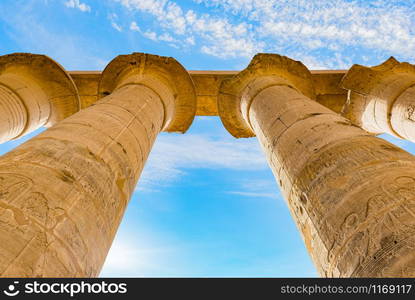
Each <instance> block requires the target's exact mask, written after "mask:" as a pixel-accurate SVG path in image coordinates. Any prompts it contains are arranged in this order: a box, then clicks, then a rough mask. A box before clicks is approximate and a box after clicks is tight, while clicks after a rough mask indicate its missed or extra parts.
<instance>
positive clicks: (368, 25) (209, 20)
mask: <svg viewBox="0 0 415 300" xmlns="http://www.w3.org/2000/svg"><path fill="white" fill-rule="evenodd" d="M114 1H117V2H119V3H121V4H122V5H123V6H125V7H126V8H128V9H129V10H131V11H135V12H139V13H145V14H150V15H152V16H154V17H155V19H156V20H157V21H156V23H155V24H152V25H154V26H156V27H153V28H152V29H151V31H153V32H155V33H156V34H158V30H156V28H157V27H159V29H161V30H162V31H163V32H165V33H168V34H170V36H171V37H172V38H173V39H176V40H177V41H179V43H178V44H179V45H182V47H186V46H189V45H195V46H197V47H198V48H199V50H200V51H201V52H202V53H205V54H208V55H212V56H216V57H220V58H238V57H239V58H249V57H251V56H252V55H254V54H255V53H257V52H264V51H266V52H274V53H280V54H283V55H291V54H292V53H302V55H303V56H304V57H305V58H306V59H307V57H308V60H309V61H314V62H313V63H311V64H310V65H309V67H310V66H315V65H319V68H343V67H346V66H349V63H348V61H347V58H350V59H351V61H353V62H356V60H357V62H360V63H362V62H363V58H362V57H363V56H366V57H367V55H368V53H371V54H370V56H371V58H372V60H373V61H374V62H375V63H379V62H380V61H381V60H382V59H385V58H387V57H388V56H390V55H394V56H397V57H398V58H401V59H406V60H412V59H413V53H414V52H415V31H414V30H413V28H414V26H415V9H414V3H413V2H412V1H408V2H396V1H386V0H378V1H344V0H334V1H332V0H330V1H329V0H321V1H308V0H298V1H289V0H256V1H253V0H223V1H222V0H193V1H194V2H196V3H198V4H199V5H204V6H206V7H207V8H208V13H200V12H198V11H195V10H192V9H187V10H186V9H185V8H184V7H183V6H180V4H181V3H182V2H179V1H172V0H114ZM189 37H191V38H190V39H189ZM195 38H196V39H195ZM180 41H181V42H182V43H180ZM166 42H167V41H166ZM363 52H366V53H363ZM322 56H325V57H326V59H325V60H324V61H323V62H321V61H319V58H320V57H322ZM300 58H301V57H300ZM379 60H380V61H379ZM316 62H317V63H316Z"/></svg>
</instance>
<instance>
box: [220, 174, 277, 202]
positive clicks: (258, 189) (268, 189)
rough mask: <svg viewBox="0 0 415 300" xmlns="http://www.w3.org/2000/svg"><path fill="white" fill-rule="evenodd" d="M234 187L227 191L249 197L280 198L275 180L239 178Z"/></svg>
mask: <svg viewBox="0 0 415 300" xmlns="http://www.w3.org/2000/svg"><path fill="white" fill-rule="evenodd" d="M235 187H236V189H235V190H232V191H228V194H234V195H238V196H243V197H249V198H256V199H258V198H269V199H273V200H277V199H280V198H281V194H280V191H279V188H278V187H277V183H276V182H275V180H264V179H252V178H251V179H249V180H241V181H239V182H237V184H235Z"/></svg>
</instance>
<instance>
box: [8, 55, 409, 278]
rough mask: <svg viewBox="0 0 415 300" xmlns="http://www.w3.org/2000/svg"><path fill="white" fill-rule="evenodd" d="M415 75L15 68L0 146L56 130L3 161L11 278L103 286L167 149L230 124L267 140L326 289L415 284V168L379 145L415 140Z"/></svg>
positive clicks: (388, 66)
mask: <svg viewBox="0 0 415 300" xmlns="http://www.w3.org/2000/svg"><path fill="white" fill-rule="evenodd" d="M414 74H415V73H414V71H413V66H411V65H409V64H406V63H398V62H396V61H395V60H394V59H390V60H388V61H387V62H385V63H384V64H382V65H380V66H377V67H373V68H366V67H361V66H353V67H352V68H351V69H350V70H349V71H348V72H347V73H346V71H311V72H310V71H309V70H308V69H307V68H306V67H305V66H304V65H303V64H301V63H300V62H298V61H294V60H291V59H289V58H287V57H284V56H279V55H276V54H258V55H256V56H255V57H254V58H253V60H252V61H251V63H250V64H249V66H248V67H247V68H246V69H245V70H243V71H241V72H235V71H186V70H185V69H184V68H183V67H182V66H181V65H180V64H179V63H178V62H177V61H175V60H174V59H172V58H167V57H160V56H155V55H148V54H142V53H133V54H131V55H121V56H118V57H117V58H115V59H114V60H113V61H112V62H110V63H109V65H108V66H107V67H106V68H105V70H104V71H103V72H102V73H101V72H66V71H65V70H64V69H63V68H62V67H60V66H59V65H58V64H57V63H55V62H53V61H52V60H51V59H49V58H47V57H46V56H42V55H32V54H11V55H5V56H2V57H0V140H1V141H2V142H4V141H7V140H10V139H14V138H18V137H20V136H22V135H23V134H26V133H28V132H31V131H33V130H34V129H36V128H39V127H41V126H47V127H50V128H49V129H47V130H46V131H44V132H43V133H42V134H40V135H38V136H37V137H35V138H33V139H31V140H29V141H28V142H26V143H24V144H23V145H21V146H19V147H17V148H16V149H15V150H12V151H11V152H9V153H7V154H6V155H3V156H2V157H0V274H1V275H2V276H17V277H19V276H27V277H34V276H51V277H55V276H56V277H67V276H69V277H72V276H75V277H82V276H87V277H90V276H97V275H98V274H99V271H100V269H101V267H102V265H103V262H104V260H105V257H106V255H107V252H108V249H109V247H110V245H111V243H112V240H113V238H114V236H115V233H116V231H117V228H118V225H119V223H120V221H121V219H122V216H123V213H124V210H125V208H126V205H127V203H128V201H129V199H130V197H131V194H132V192H133V191H134V188H135V185H136V184H137V181H138V179H139V176H140V173H141V171H142V169H143V166H144V164H145V162H146V159H147V157H148V155H149V153H150V150H151V147H152V145H153V143H154V141H155V139H156V137H157V135H158V133H159V132H161V131H167V132H185V131H186V130H187V129H188V128H189V127H190V125H191V123H192V120H193V118H194V116H195V115H208V116H213V115H219V116H220V118H221V120H222V122H223V125H224V126H225V128H226V129H227V130H228V131H229V132H230V133H231V134H232V135H233V136H234V137H236V138H242V137H254V136H256V137H257V138H258V141H259V143H260V144H261V146H262V148H263V150H264V153H265V155H266V157H267V159H268V163H269V165H270V167H271V169H272V171H273V173H274V175H275V178H276V182H277V183H278V185H279V186H280V188H281V191H282V193H283V195H284V198H285V200H286V202H287V204H288V206H289V208H290V210H291V214H292V216H293V218H294V219H295V222H296V223H297V226H298V228H299V230H300V232H301V234H302V236H303V239H304V242H305V245H306V247H307V249H308V251H309V253H310V255H311V257H312V259H313V261H314V263H315V265H316V267H317V269H318V270H319V272H320V274H321V276H329V277H362V276H364V277H371V276H374V277H389V276H394V277H403V276H410V277H415V252H414V251H413V249H414V247H415V218H414V216H415V158H414V156H412V155H411V154H409V153H407V152H405V151H403V150H401V149H399V148H398V147H396V146H394V145H392V144H390V143H388V142H386V141H384V140H382V139H379V138H377V137H375V136H374V134H377V133H383V132H388V133H391V134H394V135H396V136H399V137H401V138H406V139H410V140H414V138H415V133H414V132H415V131H414V129H412V127H413V124H412V123H411V122H413V120H412V118H413V116H412V113H413V110H414V109H415V108H414V107H415V105H414V104H413V103H412V97H411V93H412V89H413V87H412V86H413V85H414V84H415V80H414V78H415V75H414ZM412 106H414V107H412ZM413 119H414V120H415V117H414V118H413ZM52 125H53V126H52ZM362 127H363V129H362Z"/></svg>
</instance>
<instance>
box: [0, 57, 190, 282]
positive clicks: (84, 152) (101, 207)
mask: <svg viewBox="0 0 415 300" xmlns="http://www.w3.org/2000/svg"><path fill="white" fill-rule="evenodd" d="M120 61H121V62H122V63H123V64H121V65H120ZM130 63H137V64H131V66H133V67H132V68H134V69H137V70H139V71H140V73H136V72H135V70H131V68H130V67H129V64H130ZM147 68H149V70H148V69H147ZM170 70H173V71H172V72H173V73H171V74H170V73H169V72H170ZM180 70H181V66H180V65H179V64H178V63H177V62H176V61H175V60H173V59H171V58H165V57H158V56H151V55H145V54H139V53H135V54H133V55H131V56H122V57H118V58H116V59H114V60H113V61H112V62H111V63H110V64H109V65H108V67H107V68H106V70H105V71H104V74H103V76H102V81H101V84H100V88H101V89H100V91H102V93H101V95H102V99H101V100H99V101H98V102H96V103H95V104H94V105H93V106H90V107H89V108H86V109H84V110H82V111H80V112H78V113H76V114H74V115H73V116H71V117H69V118H66V119H65V120H63V121H62V122H60V123H59V124H57V125H55V126H53V127H51V128H49V129H48V130H46V131H45V132H43V133H42V134H40V135H39V136H37V137H36V138H34V139H32V140H30V141H28V142H26V143H25V144H23V145H21V146H20V147H18V148H16V149H15V150H13V151H11V152H9V153H8V154H6V155H4V156H2V157H1V158H0V274H1V276H8V277H11V276H18V277H20V276H25V277H26V276H27V277H35V276H50V277H84V276H87V277H89V276H97V275H98V274H99V271H100V269H101V267H102V264H103V263H104V260H105V257H106V255H107V252H108V250H109V247H110V245H111V243H112V240H113V238H114V235H115V233H116V231H117V228H118V225H119V223H120V221H121V218H122V216H123V213H124V210H125V208H126V205H127V203H128V201H129V199H130V196H131V195H132V193H133V191H134V188H135V186H136V183H137V180H138V178H139V176H140V174H141V170H142V169H143V167H144V164H145V162H146V159H147V157H148V154H149V152H150V150H151V147H152V145H153V143H154V140H155V138H156V136H157V134H158V133H159V132H160V131H161V130H163V129H164V128H172V127H171V126H172V124H174V126H176V127H174V128H180V129H185V128H187V127H188V126H189V125H190V124H189V117H188V116H187V115H186V116H185V117H184V118H182V119H180V118H181V116H182V115H181V110H182V109H183V107H182V105H184V104H183V103H185V104H188V105H189V107H190V108H189V110H190V111H189V112H188V114H190V113H191V112H193V115H194V109H193V108H194V107H195V106H196V104H195V96H194V90H193V89H192V82H191V79H190V77H188V74H187V72H186V71H184V69H182V70H183V72H182V73H181V71H180ZM112 72H115V73H112ZM173 78H176V79H180V80H182V81H181V82H178V81H177V80H173ZM108 80H110V81H111V85H109V82H108ZM186 80H187V82H186ZM180 88H184V90H182V91H183V92H186V97H185V99H184V100H183V99H181V98H180V97H182V95H181V92H182V91H179V90H180ZM107 92H108V93H109V95H106V96H105V93H107ZM191 101H193V104H192V103H191ZM192 107H193V108H192ZM176 114H179V117H177V116H176ZM180 120H183V122H184V124H179V121H180ZM190 122H191V121H190Z"/></svg>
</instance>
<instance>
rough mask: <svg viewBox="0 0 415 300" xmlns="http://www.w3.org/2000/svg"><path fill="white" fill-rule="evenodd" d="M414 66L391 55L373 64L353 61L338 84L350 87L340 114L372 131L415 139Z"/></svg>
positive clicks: (346, 87)
mask: <svg viewBox="0 0 415 300" xmlns="http://www.w3.org/2000/svg"><path fill="white" fill-rule="evenodd" d="M414 85H415V66H413V65H411V64H408V63H405V62H404V63H399V62H398V61H397V60H396V59H394V58H393V57H391V58H389V59H388V60H387V61H385V62H384V63H383V64H381V65H379V66H375V67H370V68H369V67H364V66H360V65H354V66H353V67H352V68H351V69H350V70H349V71H348V72H347V73H346V75H345V76H344V78H343V79H342V82H341V87H343V88H345V89H347V90H348V91H349V97H348V101H347V103H346V105H345V107H344V109H343V112H342V113H343V115H344V116H345V117H347V118H349V119H350V120H351V121H352V122H353V123H355V124H356V125H358V126H361V127H362V128H364V129H365V130H367V131H369V132H371V133H375V134H378V133H389V134H392V135H394V136H397V137H400V138H404V139H408V140H411V141H415V121H414V119H413V117H412V111H413V110H414V108H415V94H414V92H415V90H414V89H413V88H412V87H413V86H414Z"/></svg>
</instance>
